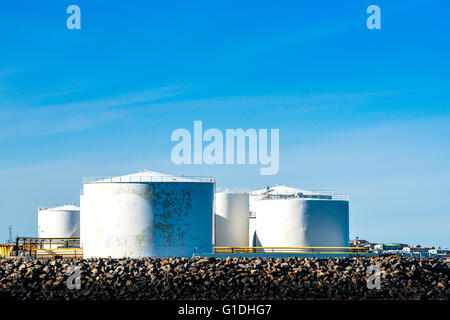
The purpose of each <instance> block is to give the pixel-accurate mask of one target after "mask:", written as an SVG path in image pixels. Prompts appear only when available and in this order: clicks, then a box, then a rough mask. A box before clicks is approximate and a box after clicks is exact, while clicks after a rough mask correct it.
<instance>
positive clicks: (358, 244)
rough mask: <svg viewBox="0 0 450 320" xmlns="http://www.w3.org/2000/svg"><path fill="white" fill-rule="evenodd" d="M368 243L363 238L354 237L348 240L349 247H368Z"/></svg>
mask: <svg viewBox="0 0 450 320" xmlns="http://www.w3.org/2000/svg"><path fill="white" fill-rule="evenodd" d="M369 246H370V243H369V241H367V240H363V239H354V240H351V241H350V247H369Z"/></svg>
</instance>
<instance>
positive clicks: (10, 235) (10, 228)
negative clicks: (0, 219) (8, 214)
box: [8, 225, 12, 244]
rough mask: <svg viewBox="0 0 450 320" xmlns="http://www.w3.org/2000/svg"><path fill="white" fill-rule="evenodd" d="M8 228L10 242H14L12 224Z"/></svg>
mask: <svg viewBox="0 0 450 320" xmlns="http://www.w3.org/2000/svg"><path fill="white" fill-rule="evenodd" d="M8 230H9V240H8V243H9V244H11V243H12V226H11V225H10V226H9V227H8Z"/></svg>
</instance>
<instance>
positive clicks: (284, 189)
mask: <svg viewBox="0 0 450 320" xmlns="http://www.w3.org/2000/svg"><path fill="white" fill-rule="evenodd" d="M250 196H251V197H252V198H253V199H254V200H264V199H269V198H270V199H273V198H279V197H280V196H281V197H288V198H292V197H298V198H312V199H319V200H347V201H348V196H347V195H337V194H334V193H333V192H331V191H310V190H304V189H298V188H292V187H288V186H275V187H267V188H266V189H260V190H255V191H252V192H251V193H250Z"/></svg>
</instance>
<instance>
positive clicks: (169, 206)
mask: <svg viewBox="0 0 450 320" xmlns="http://www.w3.org/2000/svg"><path fill="white" fill-rule="evenodd" d="M214 188H215V181H214V179H213V178H188V177H175V176H171V175H166V174H161V173H157V172H152V171H144V172H139V173H136V174H131V175H126V176H121V177H115V178H101V179H99V178H88V179H85V182H84V184H83V192H82V196H81V225H82V237H81V243H82V246H83V257H84V258H89V257H112V258H122V257H129V258H140V257H170V256H188V257H190V256H192V255H193V254H194V253H211V252H212V241H213V239H212V221H213V200H214V199H213V198H214Z"/></svg>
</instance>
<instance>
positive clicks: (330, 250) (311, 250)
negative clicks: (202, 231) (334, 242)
mask: <svg viewBox="0 0 450 320" xmlns="http://www.w3.org/2000/svg"><path fill="white" fill-rule="evenodd" d="M214 253H224V254H227V253H228V254H230V253H249V254H252V253H277V254H279V253H291V254H344V255H345V254H348V255H352V254H356V255H359V254H368V253H369V249H368V248H364V247H214Z"/></svg>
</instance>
